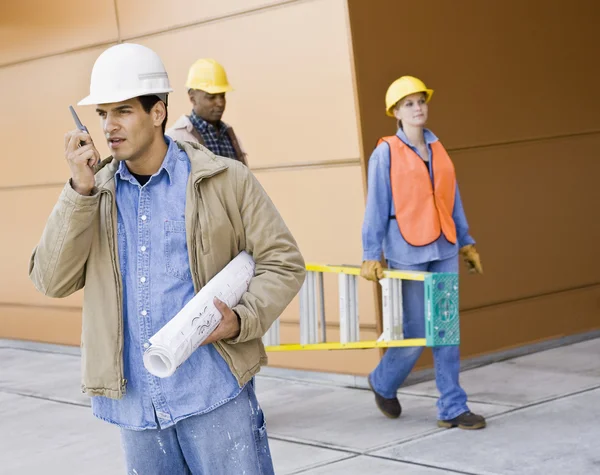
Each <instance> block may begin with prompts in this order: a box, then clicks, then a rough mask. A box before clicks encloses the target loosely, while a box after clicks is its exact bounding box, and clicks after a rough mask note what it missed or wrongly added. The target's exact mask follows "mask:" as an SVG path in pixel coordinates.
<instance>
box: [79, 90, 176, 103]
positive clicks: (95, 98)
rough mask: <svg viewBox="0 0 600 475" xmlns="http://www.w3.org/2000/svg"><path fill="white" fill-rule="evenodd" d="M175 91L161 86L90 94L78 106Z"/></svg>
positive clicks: (121, 100)
mask: <svg viewBox="0 0 600 475" xmlns="http://www.w3.org/2000/svg"><path fill="white" fill-rule="evenodd" d="M170 92H173V89H171V88H161V89H148V90H146V91H140V90H137V91H131V92H125V91H122V92H120V93H119V94H114V93H113V94H90V95H89V96H87V97H84V98H83V99H81V100H80V101H79V102H78V103H77V105H78V106H91V105H95V104H112V103H114V102H123V101H126V100H128V99H133V98H134V97H140V96H152V95H159V94H168V93H170Z"/></svg>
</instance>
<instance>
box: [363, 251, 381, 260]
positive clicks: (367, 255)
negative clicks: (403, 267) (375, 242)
mask: <svg viewBox="0 0 600 475" xmlns="http://www.w3.org/2000/svg"><path fill="white" fill-rule="evenodd" d="M380 260H381V251H379V252H372V251H369V252H366V251H365V252H364V253H363V261H380Z"/></svg>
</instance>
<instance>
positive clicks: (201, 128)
mask: <svg viewBox="0 0 600 475" xmlns="http://www.w3.org/2000/svg"><path fill="white" fill-rule="evenodd" d="M190 122H191V123H192V124H193V125H194V127H196V129H198V132H200V133H206V132H210V131H212V130H216V131H217V133H219V134H222V133H224V132H225V131H226V130H227V128H228V127H229V126H228V125H227V124H226V123H225V122H223V121H222V120H220V121H219V123H218V124H217V127H215V126H214V125H212V124H210V123H208V122H207V121H205V120H204V119H203V118H202V117H200V116H199V115H197V114H196V113H195V112H194V111H193V110H192V113H191V114H190Z"/></svg>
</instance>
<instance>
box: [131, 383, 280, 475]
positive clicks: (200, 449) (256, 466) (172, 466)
mask: <svg viewBox="0 0 600 475" xmlns="http://www.w3.org/2000/svg"><path fill="white" fill-rule="evenodd" d="M121 441H122V444H123V449H124V451H125V460H126V463H127V475H166V474H169V475H170V474H172V475H231V474H238V473H239V474H242V473H245V474H246V475H273V474H274V471H273V462H272V460H271V452H270V450H269V442H268V439H267V429H266V425H265V419H264V415H263V412H262V409H261V408H260V406H259V404H258V401H257V399H256V394H255V393H254V388H253V384H252V383H249V384H247V385H246V387H245V388H244V390H243V391H242V392H241V393H240V394H239V395H238V396H236V398H235V399H233V400H231V401H229V402H228V403H226V404H224V405H222V406H220V407H218V408H217V409H214V410H213V411H211V412H208V413H206V414H201V415H199V416H191V417H188V418H186V419H183V420H181V421H179V422H178V423H177V424H175V425H174V426H171V427H169V428H167V429H162V430H161V429H158V430H157V429H147V430H142V431H134V430H129V429H121Z"/></svg>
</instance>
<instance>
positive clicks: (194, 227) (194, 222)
mask: <svg viewBox="0 0 600 475" xmlns="http://www.w3.org/2000/svg"><path fill="white" fill-rule="evenodd" d="M221 171H222V170H219V171H217V172H216V173H213V174H211V175H208V176H204V177H201V178H199V179H198V180H196V182H195V183H194V192H195V193H196V203H202V195H201V194H200V182H201V181H202V180H203V179H204V178H210V177H212V176H214V175H217V174H218V173H220V172H221ZM195 207H196V209H195V210H194V212H193V216H192V243H193V244H194V252H192V253H191V254H192V258H193V263H192V275H193V276H194V280H195V282H194V283H195V287H196V292H199V291H200V282H199V277H198V274H197V269H198V257H197V249H196V248H195V246H196V242H198V241H197V240H196V236H197V233H198V227H199V226H198V213H199V212H200V210H199V207H198V206H197V205H195ZM200 250H201V252H204V243H203V241H202V237H201V238H200ZM214 345H215V347H216V348H217V351H218V352H219V354H220V355H221V357H222V358H223V359H224V360H225V362H226V363H227V366H229V368H231V370H232V371H234V372H237V368H235V367H234V366H233V362H232V361H231V358H229V355H228V354H227V352H226V351H225V350H224V349H223V345H221V343H220V342H218V341H216V342H215V343H214Z"/></svg>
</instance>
